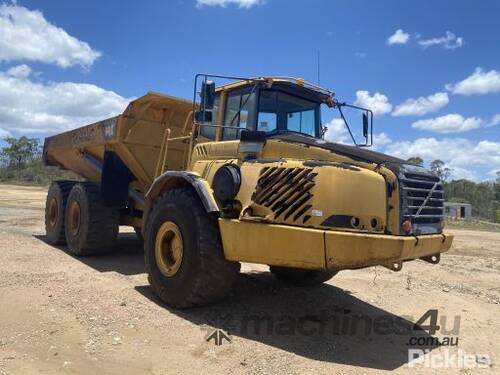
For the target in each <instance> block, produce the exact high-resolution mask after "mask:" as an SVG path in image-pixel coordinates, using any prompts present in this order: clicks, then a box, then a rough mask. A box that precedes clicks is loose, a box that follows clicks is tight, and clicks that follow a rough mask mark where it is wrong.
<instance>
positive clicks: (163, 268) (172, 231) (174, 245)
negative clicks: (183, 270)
mask: <svg viewBox="0 0 500 375" xmlns="http://www.w3.org/2000/svg"><path fill="white" fill-rule="evenodd" d="M183 254H184V245H183V242H182V234H181V231H180V230H179V227H178V226H177V225H176V224H175V223H173V222H171V221H167V222H165V223H163V224H162V225H161V227H160V229H159V230H158V233H157V234H156V241H155V259H156V265H157V266H158V269H159V270H160V272H161V273H162V274H163V275H164V276H166V277H172V276H174V275H175V274H176V273H177V271H179V268H180V266H181V263H182V257H183Z"/></svg>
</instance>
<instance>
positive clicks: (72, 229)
mask: <svg viewBox="0 0 500 375" xmlns="http://www.w3.org/2000/svg"><path fill="white" fill-rule="evenodd" d="M119 220H120V213H119V211H118V210H117V209H114V208H109V207H105V206H104V204H103V202H102V199H101V193H100V189H99V187H98V186H96V185H94V184H92V183H90V182H83V183H78V184H76V185H75V186H73V188H72V189H71V192H70V193H69V196H68V201H67V204H66V221H65V233H66V242H67V244H68V249H69V251H70V252H71V253H73V254H74V255H76V256H85V255H94V254H102V253H105V252H108V251H110V250H112V248H113V246H114V244H115V242H116V237H117V235H118V225H119Z"/></svg>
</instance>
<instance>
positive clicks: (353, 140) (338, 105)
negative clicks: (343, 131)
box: [337, 103, 358, 146]
mask: <svg viewBox="0 0 500 375" xmlns="http://www.w3.org/2000/svg"><path fill="white" fill-rule="evenodd" d="M343 106H349V105H348V104H345V103H337V109H338V110H339V113H340V117H342V120H344V124H345V126H346V127H347V130H348V131H349V135H350V136H351V139H352V142H353V143H354V144H355V145H356V146H358V144H357V143H356V139H355V138H354V135H353V134H352V131H351V128H350V127H349V124H348V123H347V119H346V118H345V116H344V112H342V107H343Z"/></svg>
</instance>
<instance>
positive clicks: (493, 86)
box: [446, 68, 500, 95]
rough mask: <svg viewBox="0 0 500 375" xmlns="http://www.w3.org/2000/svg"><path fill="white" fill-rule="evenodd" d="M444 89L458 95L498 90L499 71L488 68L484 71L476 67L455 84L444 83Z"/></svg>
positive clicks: (499, 82) (482, 93) (499, 81)
mask: <svg viewBox="0 0 500 375" xmlns="http://www.w3.org/2000/svg"><path fill="white" fill-rule="evenodd" d="M446 89H447V90H448V91H451V92H452V93H453V94H459V95H484V94H490V93H496V92H500V72H498V71H496V70H490V71H489V72H484V71H483V70H482V69H481V68H476V70H475V71H474V73H472V74H471V75H470V76H468V77H467V78H465V79H464V80H463V81H460V82H458V83H455V84H448V85H446Z"/></svg>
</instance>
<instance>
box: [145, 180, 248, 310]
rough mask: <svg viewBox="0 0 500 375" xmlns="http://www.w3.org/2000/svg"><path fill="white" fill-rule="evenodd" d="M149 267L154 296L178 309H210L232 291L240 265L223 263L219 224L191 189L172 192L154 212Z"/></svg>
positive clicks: (150, 220)
mask: <svg viewBox="0 0 500 375" xmlns="http://www.w3.org/2000/svg"><path fill="white" fill-rule="evenodd" d="M146 225H147V227H146V232H145V255H144V256H145V264H146V270H147V272H148V276H149V277H148V279H149V282H150V284H151V287H152V289H153V291H154V292H155V293H156V295H157V296H158V297H159V298H160V299H161V300H162V301H163V302H165V303H166V304H168V305H170V306H172V307H176V308H188V307H193V306H200V305H207V304H210V303H213V302H215V301H217V300H219V299H222V298H223V297H224V296H225V295H226V294H227V293H228V292H229V290H230V289H231V286H232V284H233V281H234V279H235V277H236V275H237V273H238V271H239V267H240V265H239V263H235V262H229V261H227V260H226V259H224V254H223V250H222V245H221V240H220V233H219V227H218V223H217V218H216V217H213V216H210V214H208V213H207V212H206V211H205V209H204V208H203V206H202V204H201V202H200V200H199V198H198V196H197V195H196V193H195V192H194V191H193V190H192V189H191V188H180V189H173V190H170V191H167V192H166V193H165V194H164V195H163V196H161V197H160V198H159V200H158V201H157V202H156V204H155V205H154V207H153V208H152V211H151V214H150V217H149V218H148V221H147V224H146Z"/></svg>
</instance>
